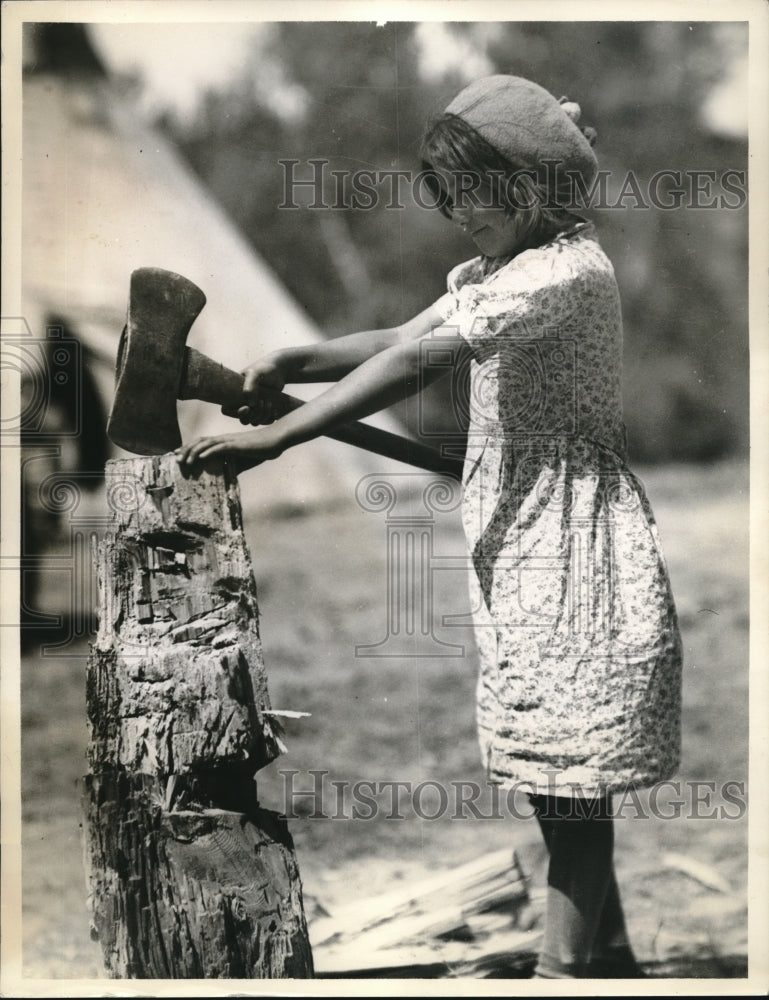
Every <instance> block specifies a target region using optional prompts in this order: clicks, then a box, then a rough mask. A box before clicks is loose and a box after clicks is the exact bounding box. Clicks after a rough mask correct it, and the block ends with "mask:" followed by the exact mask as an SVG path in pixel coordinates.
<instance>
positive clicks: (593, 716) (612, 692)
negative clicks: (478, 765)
mask: <svg viewBox="0 0 769 1000" xmlns="http://www.w3.org/2000/svg"><path fill="white" fill-rule="evenodd" d="M438 306H439V308H440V310H441V313H442V315H443V316H444V318H445V322H446V326H448V327H454V328H456V329H457V331H458V333H459V335H460V336H461V337H462V338H463V339H464V340H465V341H466V343H467V344H468V345H469V347H470V349H471V354H472V361H471V371H470V390H469V399H468V408H469V421H470V426H469V431H468V448H467V455H466V459H465V469H464V476H463V481H464V493H463V508H462V511H463V522H464V528H465V534H466V537H467V541H468V545H469V549H470V554H471V561H472V566H473V572H471V574H470V578H471V592H472V593H471V597H472V600H473V602H474V610H473V616H474V622H475V625H476V629H475V633H476V638H477V646H478V650H479V655H480V674H479V679H478V700H477V719H478V730H479V738H480V743H481V750H482V754H483V758H484V761H485V763H486V765H487V768H488V773H489V776H490V778H491V779H493V780H495V781H499V782H501V784H502V785H503V786H504V787H508V788H509V787H513V786H519V785H520V786H522V787H525V788H526V790H533V791H536V792H538V793H540V794H550V795H567V796H568V795H575V794H577V795H580V794H581V795H586V796H592V795H596V794H604V793H607V792H611V791H618V790H620V789H624V788H628V787H630V786H634V787H642V786H648V785H652V784H654V783H656V782H658V781H660V780H663V779H666V778H668V777H670V776H671V775H672V774H673V773H675V771H676V769H677V767H678V764H679V753H680V714H681V668H682V652H681V641H680V636H679V631H678V623H677V618H676V611H675V606H674V602H673V598H672V594H671V590H670V584H669V580H668V574H667V569H666V565H665V561H664V557H663V555H662V552H661V548H660V542H659V537H658V533H657V527H656V524H655V521H654V517H653V514H652V511H651V509H650V507H649V504H648V501H647V499H646V496H645V494H644V490H643V485H642V483H641V482H640V481H639V480H638V479H637V478H636V477H635V476H634V475H633V474H632V473H631V472H630V471H629V470H628V468H627V466H626V463H625V435H624V425H623V423H622V405H621V351H622V323H621V314H620V305H619V295H618V291H617V285H616V281H615V278H614V272H613V269H612V266H611V264H610V262H609V260H608V258H607V257H606V255H605V254H604V252H603V250H602V249H601V247H600V245H599V243H598V241H597V238H596V235H595V231H594V229H593V226H592V224H590V223H587V222H580V223H578V224H577V225H576V226H575V227H574V228H573V229H571V230H569V231H565V232H563V233H561V234H559V235H558V236H556V237H555V238H554V239H553V240H552V241H551V242H549V243H547V244H545V245H543V246H540V247H538V248H536V249H533V250H526V251H523V252H521V253H519V254H518V255H517V256H515V257H513V258H512V259H508V260H503V261H499V260H496V261H491V260H488V259H486V258H476V259H474V260H471V261H468V262H467V263H464V264H461V265H459V266H458V267H456V268H454V270H453V271H452V272H451V273H450V274H449V278H448V293H447V294H446V295H444V296H443V297H442V298H441V299H440V300H439V301H438Z"/></svg>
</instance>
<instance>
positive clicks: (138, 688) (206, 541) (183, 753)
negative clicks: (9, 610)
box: [83, 455, 312, 978]
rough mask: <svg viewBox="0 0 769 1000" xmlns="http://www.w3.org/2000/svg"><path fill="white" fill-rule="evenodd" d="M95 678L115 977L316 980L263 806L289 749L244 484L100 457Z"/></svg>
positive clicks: (99, 806) (156, 461) (95, 740)
mask: <svg viewBox="0 0 769 1000" xmlns="http://www.w3.org/2000/svg"><path fill="white" fill-rule="evenodd" d="M107 485H108V500H109V504H110V508H111V511H112V513H113V526H114V530H113V531H112V532H111V533H110V534H109V535H108V536H106V537H105V539H104V541H103V542H102V544H101V546H100V550H99V558H98V563H99V565H98V574H99V601H100V607H99V631H98V634H97V637H96V641H95V643H94V645H93V647H92V650H91V655H90V658H89V661H88V667H87V679H86V700H87V711H88V718H89V724H90V743H89V749H88V758H89V763H90V769H91V774H90V776H89V777H88V778H87V779H86V781H85V790H84V797H83V798H84V810H85V818H86V824H85V826H86V829H85V835H84V839H85V860H86V872H87V880H88V883H89V889H90V900H91V906H92V909H93V914H94V919H93V926H94V932H95V934H96V936H98V937H99V939H100V940H101V943H102V948H103V952H104V959H105V963H106V965H107V968H108V970H109V972H110V974H111V975H113V976H116V977H118V976H119V977H140V978H145V977H149V978H188V977H193V978H208V977H236V978H241V977H243V978H251V977H255V978H278V977H307V976H311V975H312V958H311V953H310V947H309V942H308V938H307V928H306V923H305V918H304V910H303V905H302V895H301V883H300V879H299V872H298V868H297V865H296V859H295V856H294V850H293V844H292V842H291V838H290V835H289V832H288V828H287V826H286V824H285V822H284V821H282V820H281V818H280V817H278V816H277V815H276V814H274V813H270V812H267V811H266V810H263V809H261V808H260V807H259V806H258V803H257V802H256V794H255V784H254V781H253V775H254V772H255V771H256V770H258V769H259V768H261V767H264V766H265V765H266V764H268V763H269V762H270V761H271V760H273V759H274V758H275V757H276V756H277V754H278V753H279V752H280V750H281V749H282V744H281V743H280V737H279V733H278V731H277V726H278V724H277V722H276V721H275V720H274V719H270V718H269V717H268V716H266V715H265V712H269V711H270V702H269V696H268V692H267V680H266V674H265V668H264V660H263V656H262V648H261V642H260V639H259V628H258V606H257V599H256V585H255V582H254V577H253V572H252V569H251V562H250V558H249V555H248V550H247V546H246V542H245V538H244V535H243V529H242V517H241V507H240V500H239V494H238V487H237V481H236V479H235V477H234V475H233V474H231V473H230V472H228V471H227V470H226V469H224V471H222V472H214V473H208V472H204V473H201V474H200V475H199V476H196V477H194V478H193V477H185V476H184V475H183V474H182V472H181V470H180V469H179V466H178V465H177V463H176V462H175V460H174V459H173V456H171V455H163V456H158V457H151V458H135V459H124V460H118V461H113V462H110V463H108V466H107Z"/></svg>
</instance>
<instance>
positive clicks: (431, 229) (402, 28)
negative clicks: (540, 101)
mask: <svg viewBox="0 0 769 1000" xmlns="http://www.w3.org/2000/svg"><path fill="white" fill-rule="evenodd" d="M416 27H417V26H416V25H414V24H410V23H405V22H398V23H393V22H390V23H388V24H386V25H384V26H377V25H375V24H374V23H373V22H368V23H362V22H320V23H307V22H292V23H279V24H274V25H272V26H271V30H270V32H269V33H268V34H267V35H266V37H265V38H263V39H262V40H261V42H260V43H259V48H258V51H255V52H254V54H253V58H252V59H251V60H250V62H249V64H248V65H247V66H246V67H244V69H243V71H242V73H241V74H240V75H239V76H238V77H237V78H236V80H235V81H234V83H233V84H232V85H231V86H230V87H229V88H228V89H227V90H226V91H221V92H216V93H209V94H208V96H207V98H206V100H205V102H204V103H203V105H202V106H201V108H200V110H199V112H198V115H197V118H196V119H195V120H194V121H193V122H192V123H191V124H183V123H181V122H179V121H176V120H174V119H173V118H171V117H166V119H165V121H164V122H163V124H164V126H165V128H166V129H167V131H169V132H170V133H171V134H172V136H173V138H174V139H175V140H176V141H177V143H179V145H180V146H181V148H182V150H183V151H184V152H185V154H186V155H187V157H188V158H189V160H190V162H191V164H192V165H193V167H194V168H195V170H196V171H197V172H198V173H199V174H200V175H201V177H203V179H204V180H205V181H206V182H207V183H208V184H209V185H210V187H211V188H212V189H213V192H214V194H215V195H216V196H217V197H218V198H219V200H220V201H221V202H222V204H223V205H224V206H225V208H226V209H227V210H228V211H229V213H230V214H231V215H232V217H233V218H234V219H235V221H236V222H237V223H238V224H239V225H240V226H241V227H242V229H243V231H244V232H245V233H246V235H247V236H248V238H249V239H250V240H251V242H252V243H253V245H254V246H255V248H256V249H257V250H258V251H259V252H260V253H261V254H262V255H263V256H264V257H265V259H266V260H267V261H268V262H269V263H270V264H271V266H272V267H273V268H274V269H275V270H276V272H277V273H278V275H279V277H280V278H281V279H282V281H283V282H284V284H285V285H286V286H287V287H288V288H289V290H290V291H291V292H292V293H293V294H294V295H295V296H296V298H297V299H298V300H299V301H300V302H301V303H302V304H303V305H304V307H305V308H306V309H307V310H308V312H309V313H310V314H311V315H312V316H313V318H314V319H315V320H316V321H317V322H318V323H319V324H321V325H322V326H323V327H324V328H325V329H326V330H327V331H328V332H329V334H337V333H341V332H345V331H349V330H351V329H355V328H365V327H372V326H380V325H389V324H392V323H396V322H399V321H400V320H402V319H404V318H406V317H408V316H409V315H412V314H414V313H416V312H417V311H419V310H420V309H421V308H423V307H424V306H425V305H426V304H428V303H429V302H430V301H431V300H432V299H434V298H436V297H437V296H438V295H440V294H441V292H442V291H443V289H444V286H445V275H446V272H447V271H448V270H449V269H450V268H451V267H452V266H453V265H454V264H455V263H457V262H458V261H460V260H462V259H466V258H468V257H470V256H472V255H473V254H474V248H473V246H472V244H470V243H469V241H468V240H467V239H466V238H463V237H462V236H460V235H459V234H458V233H457V232H456V231H455V230H454V229H453V227H451V226H449V225H448V224H447V223H446V221H445V220H444V219H442V218H441V217H440V216H439V214H438V213H437V212H434V211H432V212H431V211H426V210H425V209H423V208H419V207H418V206H417V205H416V204H414V203H413V200H412V198H411V193H410V192H411V188H410V185H409V184H408V183H404V184H403V186H402V188H401V203H402V204H403V205H404V207H403V208H394V207H392V205H391V202H390V198H389V195H390V190H391V188H392V186H393V182H392V181H390V182H385V183H384V184H382V185H380V187H379V190H378V201H377V204H376V205H374V206H373V207H371V208H369V209H365V208H358V209H351V210H349V211H346V212H341V211H335V212H333V211H332V212H328V211H318V210H313V209H312V208H309V207H307V206H308V203H309V200H310V196H311V194H312V193H311V192H307V191H305V192H303V193H297V195H296V201H297V203H298V204H301V205H302V207H301V208H298V209H296V210H290V209H285V208H283V209H281V208H279V206H280V205H281V204H282V203H283V202H284V173H285V171H284V168H283V167H281V166H280V164H279V161H280V160H285V159H293V160H298V161H300V163H299V165H297V166H296V168H295V169H296V173H295V176H296V177H297V178H299V177H302V178H306V177H308V176H310V168H309V167H308V166H307V161H309V160H310V159H313V158H315V159H325V160H328V167H327V172H326V177H327V186H326V197H327V200H329V201H331V202H333V201H334V199H335V198H336V187H335V179H334V177H333V174H332V171H335V170H338V171H343V170H346V171H350V170H353V169H370V170H373V171H377V172H378V173H379V175H380V176H381V172H382V171H387V170H399V169H402V170H414V169H415V168H418V166H419V142H420V138H421V135H422V132H423V129H424V125H425V124H426V122H427V120H428V119H429V117H430V116H431V115H432V114H435V113H437V112H439V111H440V110H442V108H443V107H444V106H445V105H446V103H447V102H448V101H449V100H450V99H451V97H452V96H453V95H454V94H455V93H456V92H457V90H458V89H460V88H461V86H463V85H464V83H465V82H467V80H466V77H465V76H464V73H463V64H462V63H459V64H456V65H455V67H453V68H451V69H449V70H447V71H446V73H445V74H444V75H443V76H442V77H441V76H438V78H437V79H436V78H435V76H434V74H431V75H430V79H429V80H427V79H425V78H424V75H422V76H420V55H421V48H420V46H421V44H422V43H423V41H424V37H425V32H426V33H427V34H428V35H429V33H430V31H431V30H432V29H430V28H426V29H423V31H422V33H421V34H420V33H418V32H417V30H416ZM439 27H440V29H441V30H442V31H444V32H445V30H446V28H447V27H448V29H449V32H450V34H452V33H453V35H454V37H455V38H457V40H458V41H460V42H461V43H462V45H463V46H464V47H465V50H467V46H471V47H473V49H474V50H475V51H477V52H478V53H479V54H480V55H482V56H485V58H486V59H487V60H488V63H489V65H490V67H492V71H495V72H511V73H515V74H518V75H522V76H528V77H531V78H532V79H535V80H537V81H538V82H539V83H541V84H542V85H543V86H545V87H547V88H548V89H549V90H550V91H551V92H552V93H554V94H556V96H560V95H561V94H563V93H566V94H567V95H568V96H569V97H571V98H573V99H577V100H578V101H579V102H580V104H581V105H582V107H583V112H584V117H583V121H584V122H585V123H587V124H592V125H594V126H595V127H596V128H597V130H598V133H599V140H598V145H597V147H596V151H597V152H598V154H599V159H600V162H601V167H602V168H603V169H606V170H608V171H610V172H611V179H610V183H609V190H610V193H613V194H614V196H615V198H616V195H617V194H618V192H619V191H620V189H621V183H622V179H623V178H624V177H625V176H626V174H627V172H628V171H629V170H632V171H633V173H634V175H635V176H636V178H637V179H638V182H639V189H640V191H641V192H642V193H645V192H648V185H649V182H650V180H651V178H652V177H653V176H654V175H655V173H657V172H658V171H660V170H674V171H681V172H682V173H683V174H684V176H686V172H687V171H692V170H711V171H716V173H717V174H718V175H719V176H720V175H721V174H722V173H723V171H724V170H726V169H734V170H745V169H746V163H747V142H746V141H744V140H741V139H740V138H724V137H721V136H718V135H716V134H714V132H713V131H712V130H711V129H710V128H709V127H708V125H707V123H706V122H705V120H704V117H703V115H702V107H703V102H704V101H705V99H706V97H707V95H708V94H709V93H710V91H711V89H712V87H713V86H714V85H715V83H716V82H717V81H718V80H719V79H721V77H722V76H723V75H724V73H725V70H726V68H727V67H726V62H727V59H728V57H731V54H732V49H733V47H734V45H735V44H736V45H737V49H738V50H739V47H740V39H739V36H732V37H731V39H730V40H727V41H725V40H724V37H723V34H722V33H721V32H720V31H719V26H718V25H716V24H710V23H692V24H689V23H686V22H666V23H653V22H581V23H568V22H552V21H549V22H542V23H539V22H504V23H497V24H490V23H488V22H484V23H480V22H479V23H477V24H473V23H463V22H456V23H453V24H450V25H448V26H444V25H441V26H439ZM436 30H437V29H436ZM735 38H736V41H735ZM439 41H440V43H441V44H444V42H445V40H443V41H441V40H439ZM744 43H745V46H746V43H747V35H745V39H744ZM730 46H731V47H732V48H730ZM446 62H447V64H450V59H446ZM288 91H290V92H291V93H293V94H294V96H295V97H296V96H297V95H299V98H298V99H297V100H296V101H295V106H294V107H293V108H292V109H291V111H290V113H289V112H287V111H286V110H285V108H281V107H280V105H279V102H278V98H279V97H280V95H281V93H286V92H288ZM715 190H716V192H717V191H718V185H716V186H715ZM347 193H349V192H347ZM734 201H735V199H734V198H732V202H733V203H734ZM388 205H390V207H388ZM591 214H592V216H593V217H594V218H595V220H596V222H597V224H598V227H599V232H600V234H601V239H602V242H603V244H604V246H605V248H606V250H607V252H608V253H609V256H610V257H611V258H612V260H613V262H614V264H615V267H616V270H617V277H618V280H619V284H620V290H621V293H622V298H623V308H624V315H625V326H626V338H625V357H626V419H627V423H628V428H629V437H630V444H631V452H632V455H633V457H635V458H637V459H642V460H646V461H663V460H672V459H692V460H709V459H715V458H718V457H720V456H723V455H725V454H728V453H730V452H732V451H734V450H735V449H742V450H744V449H745V447H746V445H747V434H748V409H747V405H748V404H747V399H748V338H747V210H746V208H744V207H743V208H741V209H737V210H730V209H723V208H722V209H720V210H718V209H704V208H700V209H697V208H693V207H686V201H684V204H683V205H682V206H681V207H679V208H676V209H671V210H662V209H659V208H655V207H649V208H642V207H639V206H638V205H637V204H634V199H633V198H632V197H628V198H626V199H625V200H624V205H623V206H620V207H617V208H613V209H599V208H596V209H594V210H593V211H592V212H591ZM445 406H446V399H445V395H444V394H443V393H442V392H441V391H440V390H438V391H437V392H436V391H433V392H431V394H430V396H429V398H428V408H432V410H435V409H436V408H441V407H445ZM415 410H416V407H415V405H414V404H410V405H409V406H407V407H405V408H404V412H406V413H407V414H413V413H414V412H415ZM410 420H411V423H412V429H414V427H413V418H410Z"/></svg>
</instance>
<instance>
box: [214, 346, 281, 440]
mask: <svg viewBox="0 0 769 1000" xmlns="http://www.w3.org/2000/svg"><path fill="white" fill-rule="evenodd" d="M243 375H244V376H245V381H244V382H243V403H242V405H240V406H235V407H229V406H223V407H222V413H224V414H225V416H228V417H237V418H238V419H239V420H240V422H241V423H242V424H254V425H256V424H271V423H272V422H273V421H274V420H276V419H277V418H278V417H279V416H281V414H282V412H283V411H282V409H281V408H280V406H279V405H278V403H277V402H276V401H275V399H273V398H270V392H274V393H278V392H281V391H282V390H283V387H284V386H285V384H286V376H285V375H284V373H283V372H282V371H281V369H280V367H279V365H278V363H277V362H276V361H275V360H274V359H273V358H272V357H271V356H270V355H269V354H268V355H267V356H266V357H264V358H260V359H259V361H255V362H254V363H253V364H252V365H249V366H248V368H244V369H243ZM264 389H267V390H268V392H266V393H265V392H264V391H263V390H264Z"/></svg>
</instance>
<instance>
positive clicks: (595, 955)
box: [532, 796, 643, 978]
mask: <svg viewBox="0 0 769 1000" xmlns="http://www.w3.org/2000/svg"><path fill="white" fill-rule="evenodd" d="M532 801H533V802H534V804H535V806H537V820H538V822H539V826H540V829H541V830H542V836H543V838H544V841H545V846H546V847H547V850H548V854H549V853H550V841H551V838H552V834H553V827H554V825H555V824H556V823H557V822H558V820H557V819H556V818H554V816H552V813H553V808H552V807H551V808H550V810H549V811H548V808H547V799H546V798H545V797H544V796H539V797H537V798H536V800H535V799H534V798H532ZM543 813H544V815H543ZM588 975H594V976H595V977H596V978H600V977H602V976H622V977H626V978H630V977H633V978H635V977H638V976H640V975H643V973H642V972H641V969H640V966H639V965H638V963H637V961H636V957H635V955H634V954H633V949H632V948H631V947H630V941H629V939H628V933H627V926H626V924H625V914H624V911H623V909H622V902H621V900H620V894H619V887H618V885H617V878H616V875H615V873H614V866H613V865H612V871H611V878H610V880H609V887H608V889H607V890H606V899H605V901H604V904H603V909H602V910H601V918H600V920H599V922H598V929H597V931H596V935H595V941H594V942H593V948H592V954H591V959H590V965H589V966H588Z"/></svg>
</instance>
